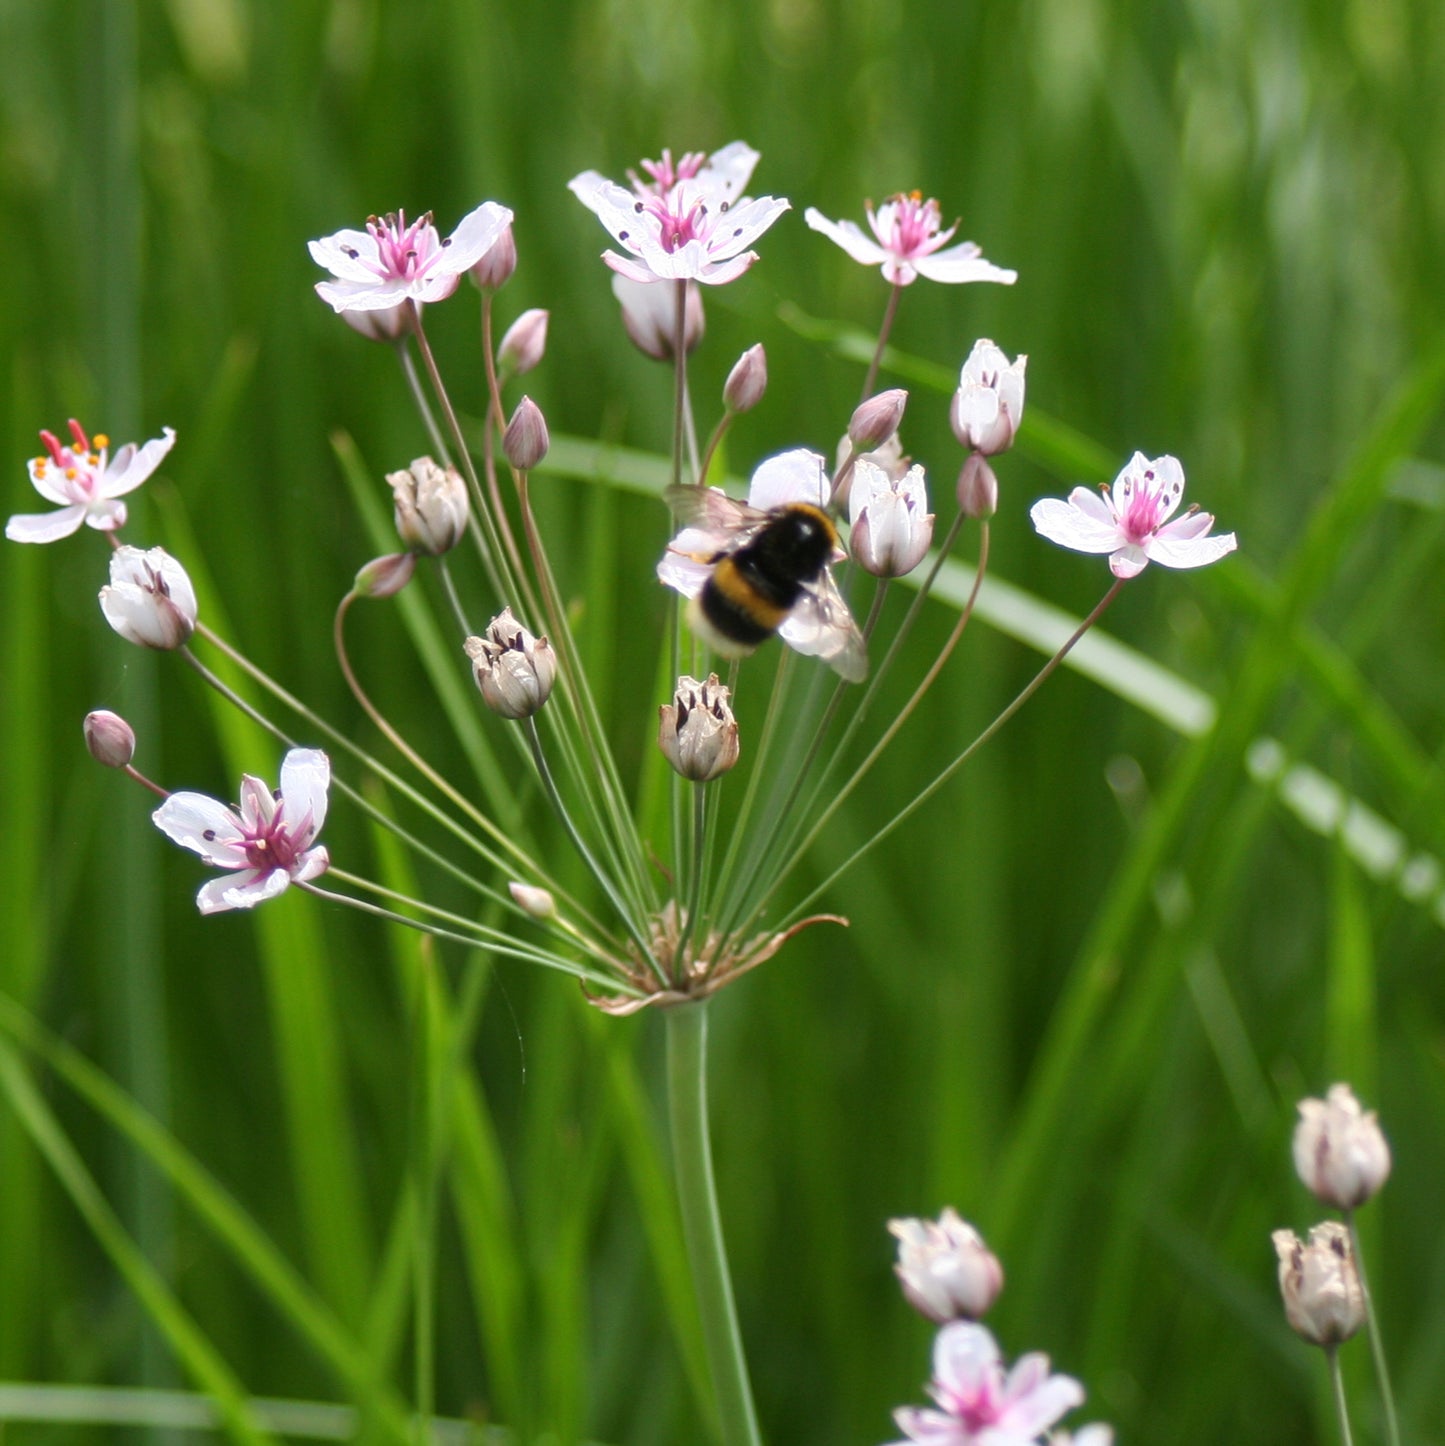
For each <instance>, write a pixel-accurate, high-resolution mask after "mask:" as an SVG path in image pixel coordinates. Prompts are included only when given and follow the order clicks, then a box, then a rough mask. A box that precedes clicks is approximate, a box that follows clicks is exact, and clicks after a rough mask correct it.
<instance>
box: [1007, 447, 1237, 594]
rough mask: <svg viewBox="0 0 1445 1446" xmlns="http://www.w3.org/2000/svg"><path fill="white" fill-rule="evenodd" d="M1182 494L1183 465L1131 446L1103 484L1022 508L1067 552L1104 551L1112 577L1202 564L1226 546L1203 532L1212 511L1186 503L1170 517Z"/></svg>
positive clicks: (1225, 540) (1231, 541)
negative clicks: (1154, 568)
mask: <svg viewBox="0 0 1445 1446" xmlns="http://www.w3.org/2000/svg"><path fill="white" fill-rule="evenodd" d="M1183 498H1184V469H1183V468H1182V467H1181V466H1180V465H1179V463H1178V461H1177V460H1176V459H1175V458H1173V457H1168V456H1165V457H1158V458H1155V459H1154V460H1152V461H1151V460H1150V459H1149V458H1148V457H1146V456H1145V455H1144V454H1143V453H1142V452H1135V453H1134V455H1133V457H1131V458H1130V459H1129V462H1128V464H1127V465H1126V466H1125V468H1124V470H1123V471H1122V472H1120V473H1119V475H1118V477H1116V478H1115V479H1114V485H1113V487H1112V489H1111V488H1109V487H1102V488H1100V489H1099V490H1098V491H1097V492H1095V491H1092V490H1091V489H1090V488H1088V487H1075V488H1074V490H1073V491H1072V492H1070V493H1069V495H1068V498H1067V499H1063V498H1058V497H1045V498H1043V499H1042V500H1040V501H1038V502H1035V503H1034V505H1033V507H1031V508H1030V509H1029V517H1030V519H1031V520H1032V521H1033V524H1034V528H1035V530H1036V531H1037V532H1038V533H1039V534H1040V536H1042V537H1047V538H1048V539H1049V541H1050V542H1057V543H1058V544H1059V546H1060V547H1070V548H1072V549H1073V550H1074V551H1075V552H1107V553H1109V554H1111V555H1110V557H1109V567H1110V568H1111V569H1112V571H1113V573H1114V576H1115V577H1121V578H1128V577H1135V576H1137V575H1138V574H1139V573H1141V572H1143V571H1144V568H1145V567H1146V566H1147V565H1148V564H1149V563H1151V562H1157V563H1159V564H1160V565H1161V566H1163V567H1205V566H1207V565H1208V564H1209V563H1211V562H1218V561H1219V559H1220V558H1221V557H1224V556H1225V555H1226V554H1228V553H1231V552H1233V551H1234V549H1235V548H1236V547H1238V545H1239V543H1238V542H1237V540H1236V539H1235V536H1234V534H1233V533H1232V532H1225V533H1221V534H1220V535H1218V536H1217V537H1211V536H1210V535H1209V529H1210V528H1211V527H1213V526H1214V514H1213V513H1211V512H1201V511H1199V509H1198V507H1197V506H1196V507H1191V508H1190V509H1189V511H1187V512H1186V513H1185V514H1184V515H1183V516H1182V517H1177V518H1174V521H1172V522H1171V521H1170V520H1169V519H1170V518H1171V517H1174V513H1175V512H1176V511H1177V510H1178V508H1179V504H1180V502H1181V501H1183Z"/></svg>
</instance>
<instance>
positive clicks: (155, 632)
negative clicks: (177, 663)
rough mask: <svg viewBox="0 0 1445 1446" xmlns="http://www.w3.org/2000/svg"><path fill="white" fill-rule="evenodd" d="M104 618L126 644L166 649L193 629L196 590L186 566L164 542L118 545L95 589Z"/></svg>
mask: <svg viewBox="0 0 1445 1446" xmlns="http://www.w3.org/2000/svg"><path fill="white" fill-rule="evenodd" d="M100 610H101V612H103V613H104V614H105V620H106V622H108V623H109V624H110V625H111V627H112V628H114V629H115V631H116V632H118V633H119V634H120V635H121V637H123V638H124V639H125V640H126V641H127V642H128V643H138V644H140V646H141V647H143V648H158V649H161V650H162V651H168V650H169V649H171V648H178V647H180V646H181V644H182V643H184V642H185V641H186V640H187V639H188V638H189V637H190V636H191V633H192V632H194V631H195V626H196V594H195V589H194V588H192V586H191V580H190V578H189V577H187V576H186V570H185V568H183V567H182V566H181V565H180V563H178V562H177V561H176V560H175V558H173V557H172V556H171V555H170V553H168V552H167V551H166V550H165V549H164V548H163V547H152V548H150V549H149V550H144V551H143V550H142V549H141V548H139V547H126V546H122V547H118V548H116V550H115V551H114V552H113V553H111V555H110V583H109V585H108V586H106V587H103V588H101V590H100Z"/></svg>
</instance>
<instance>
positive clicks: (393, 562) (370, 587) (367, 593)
mask: <svg viewBox="0 0 1445 1446" xmlns="http://www.w3.org/2000/svg"><path fill="white" fill-rule="evenodd" d="M415 571H416V553H414V552H389V553H387V555H386V556H385V557H375V558H373V559H372V560H371V561H370V562H368V563H367V564H366V566H365V567H363V568H362V569H361V571H360V572H358V573H357V574H356V581H355V582H353V583H352V584H351V590H352V592H354V593H356V595H357V596H358V597H375V598H382V597H393V596H394V595H395V594H397V593H399V592H400V591H401V590H402V588H404V587H405V586H406V585H407V583H409V582H410V581H411V575H412V573H414V572H415Z"/></svg>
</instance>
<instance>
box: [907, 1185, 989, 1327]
mask: <svg viewBox="0 0 1445 1446" xmlns="http://www.w3.org/2000/svg"><path fill="white" fill-rule="evenodd" d="M888 1229H889V1231H890V1232H891V1233H892V1234H893V1235H895V1236H896V1237H897V1238H898V1261H897V1264H895V1265H894V1267H893V1269H894V1272H895V1273H896V1274H897V1276H898V1279H899V1281H900V1282H901V1283H902V1285H903V1294H904V1296H905V1297H906V1298H907V1300H908V1303H909V1304H910V1305H911V1306H912V1307H913V1308H914V1309H915V1310H917V1311H919V1312H920V1313H921V1314H923V1315H925V1316H927V1317H928V1319H929V1320H931V1321H933V1322H934V1324H935V1325H945V1324H947V1323H948V1322H949V1321H951V1320H979V1319H981V1318H982V1317H983V1316H985V1315H987V1314H988V1310H989V1307H990V1306H991V1305H992V1304H993V1303H994V1301H995V1300H997V1299H998V1293H999V1291H1001V1290H1002V1289H1003V1266H1002V1265H1001V1264H999V1259H998V1257H997V1256H996V1255H995V1254H994V1253H993V1252H992V1251H991V1250H990V1249H989V1248H988V1246H986V1245H985V1244H984V1243H983V1236H981V1235H980V1234H979V1233H978V1231H977V1230H975V1229H974V1228H973V1226H972V1225H970V1224H969V1223H968V1222H967V1221H966V1220H964V1219H963V1218H962V1217H961V1216H960V1215H959V1214H958V1212H957V1211H956V1210H954V1209H953V1207H952V1206H949V1207H948V1208H947V1209H946V1210H944V1212H943V1214H942V1215H940V1216H939V1217H938V1219H937V1221H933V1220H916V1219H912V1218H908V1219H901V1220H890V1221H889V1222H888Z"/></svg>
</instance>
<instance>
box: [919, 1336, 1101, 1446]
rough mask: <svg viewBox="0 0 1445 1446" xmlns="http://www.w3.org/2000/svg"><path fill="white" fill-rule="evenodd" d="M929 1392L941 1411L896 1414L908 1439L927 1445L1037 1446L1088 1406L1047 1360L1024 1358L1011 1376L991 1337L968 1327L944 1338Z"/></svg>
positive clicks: (1036, 1355)
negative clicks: (1062, 1419) (1077, 1409)
mask: <svg viewBox="0 0 1445 1446" xmlns="http://www.w3.org/2000/svg"><path fill="white" fill-rule="evenodd" d="M928 1393H929V1395H931V1396H932V1397H933V1399H934V1400H935V1401H936V1402H937V1403H938V1405H939V1407H940V1409H939V1410H937V1411H935V1410H931V1409H929V1408H926V1407H923V1408H920V1407H915V1406H904V1407H900V1409H898V1410H897V1411H895V1412H894V1413H893V1419H894V1420H895V1421H896V1422H897V1423H898V1425H899V1427H900V1428H901V1429H902V1430H903V1433H904V1435H906V1436H907V1437H908V1440H909V1441H913V1442H920V1443H923V1446H1035V1443H1036V1442H1037V1440H1038V1438H1039V1436H1040V1435H1041V1434H1042V1433H1043V1432H1044V1431H1046V1430H1048V1428H1049V1427H1050V1426H1052V1425H1053V1424H1054V1422H1055V1421H1057V1420H1058V1419H1059V1418H1060V1417H1061V1416H1062V1415H1064V1413H1065V1412H1067V1411H1072V1410H1073V1409H1074V1407H1075V1406H1079V1405H1082V1404H1083V1400H1084V1388H1083V1387H1082V1386H1081V1385H1080V1384H1079V1383H1078V1382H1077V1381H1076V1380H1074V1379H1073V1377H1072V1376H1051V1375H1050V1374H1049V1358H1048V1357H1047V1356H1046V1355H1043V1354H1040V1353H1037V1352H1035V1353H1034V1354H1032V1355H1027V1356H1024V1357H1022V1358H1021V1359H1020V1360H1019V1362H1018V1364H1017V1365H1015V1366H1014V1368H1013V1369H1012V1370H1011V1371H1006V1370H1005V1369H1004V1364H1003V1359H1002V1357H1001V1355H1000V1354H999V1348H998V1346H997V1344H996V1343H995V1341H994V1338H993V1337H992V1336H991V1335H990V1334H989V1333H988V1331H987V1330H985V1329H984V1327H983V1326H981V1325H975V1324H974V1323H973V1322H971V1321H955V1322H954V1323H953V1324H952V1325H946V1326H944V1328H943V1329H942V1330H941V1331H939V1333H938V1336H937V1339H936V1340H935V1341H934V1343H933V1381H932V1383H931V1384H930V1386H929V1388H928ZM896 1446H907V1443H906V1442H901V1441H900V1442H897V1443H896Z"/></svg>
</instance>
